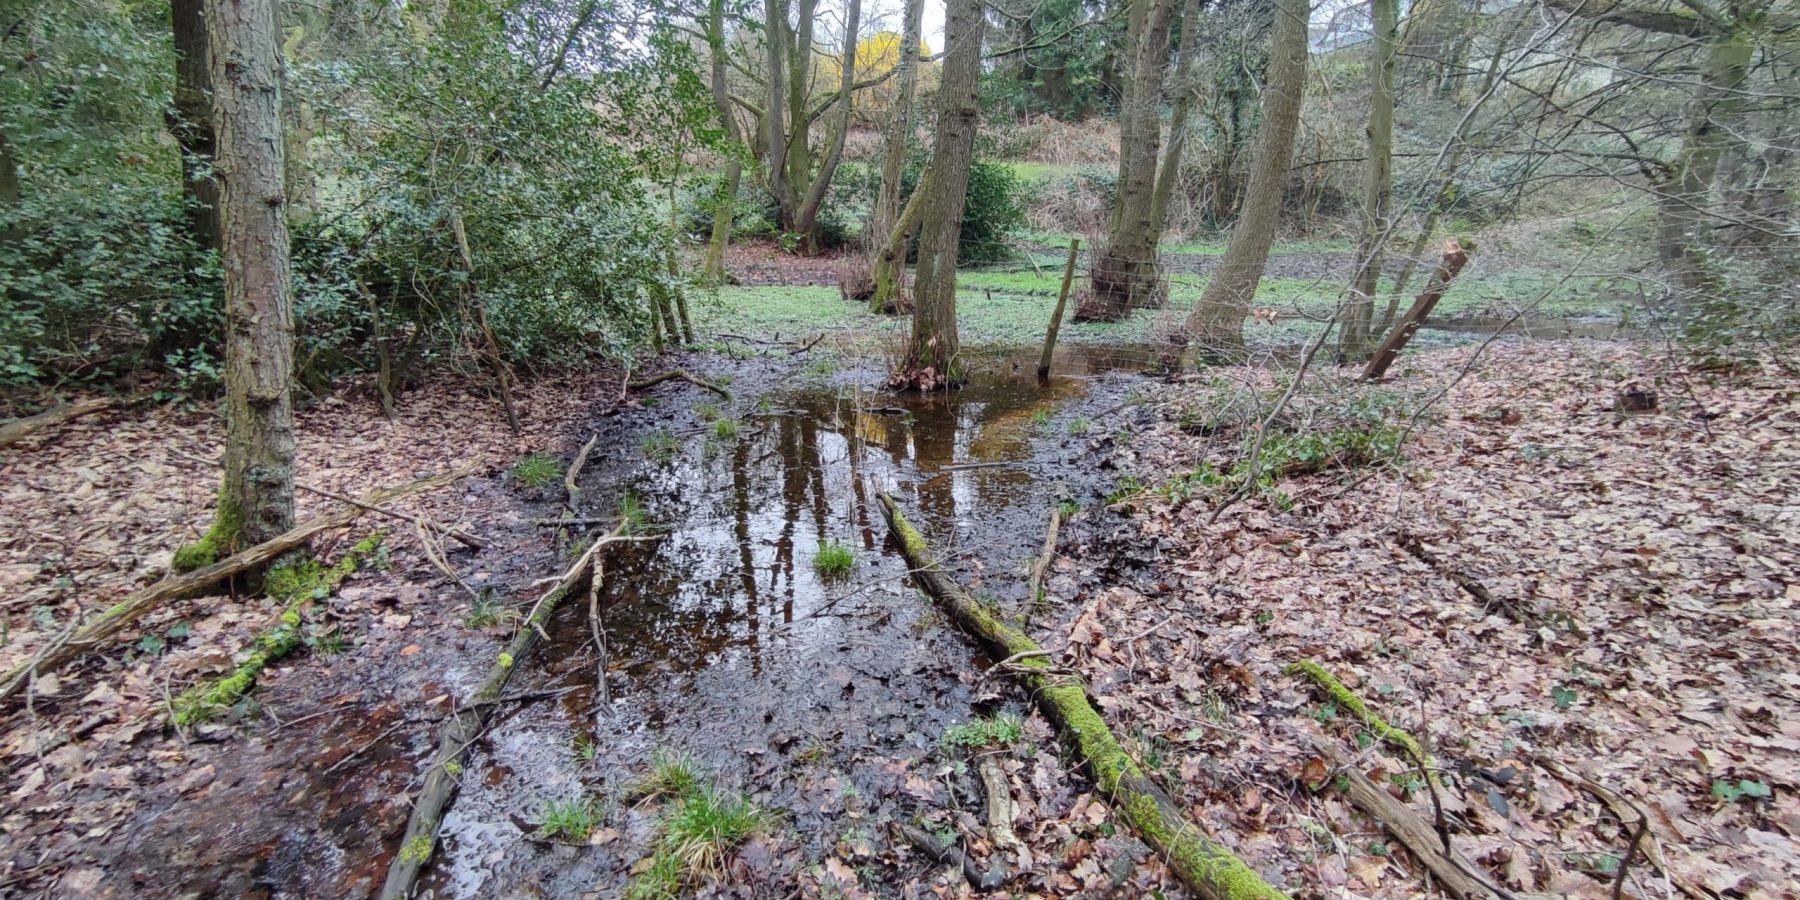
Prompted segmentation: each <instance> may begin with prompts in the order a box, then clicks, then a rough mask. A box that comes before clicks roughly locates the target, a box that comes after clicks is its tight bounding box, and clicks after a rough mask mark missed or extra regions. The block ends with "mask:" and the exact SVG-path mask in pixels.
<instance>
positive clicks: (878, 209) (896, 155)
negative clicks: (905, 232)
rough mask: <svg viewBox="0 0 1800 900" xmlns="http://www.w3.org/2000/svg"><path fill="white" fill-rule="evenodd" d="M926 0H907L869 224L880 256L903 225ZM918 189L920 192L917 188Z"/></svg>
mask: <svg viewBox="0 0 1800 900" xmlns="http://www.w3.org/2000/svg"><path fill="white" fill-rule="evenodd" d="M924 11H925V0H906V12H905V17H904V24H903V25H902V29H903V30H902V31H901V36H900V59H899V60H898V61H896V62H895V65H897V66H899V67H900V74H899V78H900V85H899V88H898V89H897V91H896V94H895V97H894V105H893V108H892V109H890V110H889V111H888V123H887V131H886V133H885V134H883V135H882V139H881V140H882V145H881V188H880V190H879V192H878V193H877V195H876V197H875V210H874V214H873V216H871V218H870V223H869V250H870V252H871V253H879V252H880V251H881V249H882V248H883V247H884V246H885V245H886V244H887V238H888V235H889V234H891V233H892V232H893V230H894V227H895V226H896V225H898V224H899V219H900V179H901V177H902V176H903V175H904V174H905V172H906V145H907V144H908V143H909V142H910V141H911V139H912V128H913V123H912V106H913V95H914V94H916V93H917V92H918V84H919V40H920V31H921V29H922V27H923V25H922V22H923V20H924ZM913 189H914V190H917V189H918V186H917V185H915V186H914V188H913Z"/></svg>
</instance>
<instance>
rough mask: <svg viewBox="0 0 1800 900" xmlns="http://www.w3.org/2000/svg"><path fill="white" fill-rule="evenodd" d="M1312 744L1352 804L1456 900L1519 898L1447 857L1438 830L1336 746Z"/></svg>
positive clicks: (1454, 857) (1314, 740) (1453, 856)
mask: <svg viewBox="0 0 1800 900" xmlns="http://www.w3.org/2000/svg"><path fill="white" fill-rule="evenodd" d="M1310 740H1311V742H1312V747H1313V750H1314V751H1315V752H1317V753H1318V754H1319V755H1320V756H1323V757H1324V758H1325V760H1326V761H1327V762H1329V763H1331V766H1332V768H1333V769H1336V770H1337V774H1338V776H1339V778H1340V779H1341V780H1339V781H1338V782H1337V784H1338V786H1339V787H1341V788H1343V789H1344V793H1345V795H1347V796H1348V797H1349V798H1350V802H1351V803H1354V804H1356V807H1357V808H1358V809H1361V810H1362V811H1363V812H1365V813H1367V814H1368V815H1369V817H1370V818H1373V819H1374V820H1375V821H1377V822H1379V823H1381V827H1383V828H1385V829H1387V832H1388V833H1389V834H1391V835H1393V836H1394V839H1395V840H1398V841H1399V842H1400V843H1402V844H1404V845H1406V849H1408V850H1410V851H1412V854H1413V855H1414V856H1416V857H1418V858H1419V861H1420V862H1422V863H1424V864H1425V868H1427V869H1430V870H1431V874H1432V875H1433V876H1435V877H1436V878H1437V880H1438V884H1439V886H1441V887H1442V888H1443V889H1444V891H1446V892H1447V893H1449V894H1450V895H1451V896H1453V897H1458V898H1475V900H1487V898H1492V897H1499V898H1502V900H1506V898H1511V897H1514V896H1517V895H1514V894H1511V893H1508V892H1507V891H1505V890H1503V889H1501V888H1499V887H1497V886H1495V885H1494V884H1493V883H1492V882H1491V881H1489V880H1488V879H1487V878H1485V877H1484V876H1482V875H1481V874H1480V870H1479V869H1477V868H1475V867H1474V865H1472V864H1471V863H1470V862H1469V861H1468V859H1467V858H1465V857H1464V856H1463V855H1462V854H1461V853H1458V852H1457V851H1456V850H1455V849H1454V848H1452V849H1451V850H1450V854H1449V855H1445V853H1444V850H1443V848H1442V846H1441V844H1440V843H1439V839H1438V833H1437V830H1436V829H1434V828H1432V827H1431V825H1430V824H1428V823H1427V822H1426V821H1425V818H1424V817H1423V816H1421V815H1419V814H1418V813H1416V812H1414V811H1413V810H1412V808H1411V807H1409V806H1407V805H1406V804H1404V803H1401V802H1400V801H1399V800H1396V799H1394V795H1392V794H1390V793H1388V792H1387V790H1386V789H1384V788H1382V787H1381V786H1380V785H1378V784H1376V783H1375V782H1373V781H1371V780H1369V776H1367V775H1364V774H1363V773H1362V769H1360V768H1358V767H1357V765H1356V760H1354V759H1352V758H1351V757H1350V755H1349V754H1347V753H1345V752H1344V751H1343V750H1342V749H1339V748H1338V746H1337V745H1336V744H1334V743H1332V742H1331V741H1328V740H1321V739H1318V738H1310Z"/></svg>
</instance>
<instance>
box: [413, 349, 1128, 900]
mask: <svg viewBox="0 0 1800 900" xmlns="http://www.w3.org/2000/svg"><path fill="white" fill-rule="evenodd" d="M1147 359H1148V356H1147V354H1145V353H1143V352H1141V351H1134V350H1129V349H1125V350H1121V349H1119V348H1111V349H1107V350H1097V349H1088V348H1080V347H1076V348H1070V349H1068V350H1065V351H1064V352H1063V353H1062V354H1061V356H1060V357H1059V361H1058V366H1057V371H1058V373H1059V374H1058V376H1057V377H1055V378H1053V379H1052V381H1051V382H1050V384H1049V385H1047V386H1040V385H1039V384H1038V383H1037V382H1036V381H1035V379H1034V378H1033V377H1032V376H1031V372H1032V370H1033V367H1034V363H1035V360H1034V359H1032V358H1031V357H1030V356H1029V355H1026V354H1023V353H1021V354H1019V355H1017V356H989V357H983V358H981V359H979V360H978V362H977V364H976V374H975V377H974V380H973V382H972V384H971V385H970V386H969V388H968V389H966V390H963V391H961V392H958V393H954V394H951V395H949V396H933V397H919V396H904V397H896V396H893V395H887V394H871V393H868V392H863V391H858V390H856V389H854V388H848V387H829V386H816V387H793V388H785V387H777V388H775V389H773V390H772V391H771V392H770V393H768V394H767V395H766V397H764V398H762V399H761V400H759V401H756V402H755V403H754V405H749V400H754V399H755V398H749V400H740V401H739V405H738V406H737V407H736V408H735V409H733V410H730V411H728V415H736V416H740V417H741V420H742V431H741V433H740V434H739V435H738V436H737V437H735V438H733V439H728V440H721V439H717V438H711V437H710V435H711V434H712V432H711V430H710V429H704V425H703V423H702V422H701V421H699V420H698V419H694V420H692V421H691V422H689V421H687V420H686V419H684V418H682V416H685V415H687V414H685V413H683V414H677V415H676V416H671V415H669V414H668V413H667V412H666V411H664V410H661V409H660V408H659V410H657V411H653V412H652V413H651V414H649V415H646V416H644V417H643V418H644V419H645V420H646V422H648V420H650V419H656V420H658V421H659V422H660V424H661V427H666V428H669V429H671V430H673V431H675V432H678V433H681V434H683V436H684V443H683V446H682V447H681V448H680V450H679V451H678V452H676V453H675V454H674V455H673V456H672V457H670V458H668V459H666V460H657V461H638V462H635V463H630V464H625V465H614V466H611V467H602V468H600V469H599V470H597V471H596V473H595V474H594V476H593V477H592V478H591V479H589V483H588V484H587V485H586V493H587V495H588V496H590V497H594V498H596V501H595V508H594V509H593V510H592V512H593V514H595V515H606V514H608V513H610V511H611V510H612V509H613V508H615V506H616V500H617V498H618V497H619V496H620V495H621V494H622V493H623V492H624V491H626V490H629V491H630V492H631V493H632V494H633V496H635V497H636V498H637V499H638V500H639V501H640V502H641V503H642V504H643V506H644V508H645V510H646V511H647V513H648V515H649V518H650V520H651V521H652V522H653V523H654V526H653V530H655V531H657V532H660V533H662V534H664V537H663V539H662V540H661V541H659V542H657V543H655V544H643V545H632V546H628V547H624V548H620V549H618V550H617V551H616V552H613V553H612V554H611V556H610V557H609V558H608V561H607V565H606V579H605V584H604V588H603V592H602V596H601V603H602V606H603V608H604V610H605V611H604V614H603V618H604V621H605V627H606V636H607V643H608V646H609V649H610V651H611V660H612V665H611V666H610V670H609V672H608V684H609V687H610V690H611V703H610V704H602V703H601V702H600V701H599V699H598V695H597V691H596V690H595V680H596V679H595V661H596V658H597V657H596V654H595V648H594V646H593V642H592V639H591V637H590V634H591V630H590V627H589V624H588V621H587V610H586V608H585V604H570V605H569V606H568V607H566V608H565V609H563V610H561V611H560V613H561V614H559V615H558V616H557V617H556V618H555V620H554V622H553V625H552V627H551V629H550V632H549V637H550V640H549V642H548V643H547V645H546V646H544V647H543V648H541V649H540V651H539V653H538V654H536V655H535V656H534V658H533V659H532V660H531V661H530V664H529V665H530V670H531V677H529V678H522V679H517V680H516V682H517V683H515V685H514V689H515V690H537V689H545V688H568V689H570V690H569V692H568V693H566V694H564V695H562V696H560V697H559V698H557V699H556V700H554V701H549V702H544V703H539V704H536V705H534V706H528V707H526V708H524V709H522V710H520V711H518V712H517V713H516V714H514V715H512V716H511V717H510V718H508V719H506V720H505V721H502V722H500V723H499V724H498V725H496V726H495V727H494V728H493V729H492V730H491V731H490V732H489V734H488V736H487V739H486V740H484V741H483V742H482V743H481V744H480V745H478V746H477V747H476V748H475V752H474V756H473V758H472V760H471V765H470V767H469V771H470V773H471V774H470V776H469V777H468V778H467V779H466V781H465V784H464V787H463V789H462V792H461V795H460V796H459V797H458V799H457V800H456V803H455V805H454V806H453V807H452V810H451V812H450V813H449V814H448V815H447V816H446V818H445V821H444V827H443V834H444V843H443V849H442V850H441V851H440V855H439V856H438V857H437V859H436V860H435V862H434V864H433V868H432V872H431V875H430V878H429V881H428V887H429V889H430V890H431V891H432V892H433V893H435V894H436V895H438V896H447V897H474V896H484V895H491V894H492V893H493V892H494V891H495V890H496V889H497V886H499V885H506V886H517V885H521V884H529V885H533V886H535V888H536V889H541V890H543V891H544V892H545V893H547V894H550V895H565V894H574V893H578V892H581V891H593V890H599V891H600V892H601V894H602V895H603V896H607V895H612V894H614V893H616V892H617V891H618V890H619V889H620V887H621V886H622V885H623V883H624V880H625V877H626V876H625V870H626V869H627V868H628V867H629V866H630V865H631V864H632V863H633V862H635V861H637V860H638V859H640V858H641V857H642V856H644V855H646V854H647V852H648V850H647V845H648V843H649V841H650V840H651V838H652V830H653V822H652V821H651V819H650V818H649V815H648V813H646V812H644V811H641V810H634V809H631V808H628V807H622V806H620V807H615V808H614V809H613V810H612V811H611V814H610V818H609V827H610V828H614V829H617V830H618V831H619V832H620V835H619V837H618V838H617V839H613V840H609V841H607V842H606V843H603V844H601V845H598V846H590V847H583V848H580V849H572V848H563V847H555V846H552V845H548V844H543V843H537V842H533V841H532V840H530V839H528V837H527V833H528V832H529V831H530V830H531V828H533V827H534V824H535V822H536V821H537V815H538V813H539V812H540V811H541V809H542V807H543V805H544V804H545V803H546V802H548V801H550V800H554V799H562V798H569V797H574V796H577V795H581V794H591V795H596V796H600V797H602V798H608V797H611V798H616V797H618V796H619V794H620V793H621V788H622V787H623V785H625V784H626V783H628V782H629V781H630V779H631V778H633V777H636V776H638V775H641V774H642V773H643V772H644V771H645V768H646V765H647V763H648V761H649V759H650V758H651V756H652V754H653V753H654V752H656V751H658V750H664V749H669V750H679V751H682V752H687V753H691V754H693V755H695V756H697V757H699V758H700V760H701V761H702V762H703V763H705V764H706V765H707V766H708V767H709V768H711V769H712V770H714V771H715V772H717V773H718V777H719V780H720V781H721V782H723V783H725V784H727V785H730V786H733V787H736V788H738V789H741V790H743V791H745V792H746V793H748V794H750V795H752V796H753V797H754V798H755V799H756V800H757V801H758V802H759V803H762V804H763V805H765V806H768V807H771V808H774V809H777V810H779V811H781V813H782V814H783V816H784V822H785V825H784V827H783V829H782V836H781V837H780V838H778V839H777V841H776V842H775V847H776V850H775V851H770V853H769V854H768V855H769V858H768V859H765V860H763V863H762V865H763V866H764V869H763V871H762V872H761V874H762V875H763V876H764V877H779V876H780V875H781V874H783V873H785V872H791V871H793V870H794V869H795V868H796V867H801V866H805V865H807V864H811V863H816V862H817V861H819V860H820V859H821V858H822V857H823V855H824V854H825V853H826V852H827V851H828V850H829V849H830V848H831V847H832V846H833V845H835V844H836V843H837V842H838V841H839V840H840V839H844V838H845V836H846V835H849V834H853V833H858V830H859V829H865V830H866V829H867V828H868V827H869V824H870V822H872V821H879V820H880V819H881V818H883V817H885V816H887V815H902V814H903V812H904V811H903V809H900V808H899V807H904V806H905V805H906V804H908V803H909V802H911V800H910V799H909V797H908V794H907V791H906V789H905V786H906V784H907V776H909V775H915V774H919V773H921V772H922V771H923V767H926V766H929V765H931V764H932V761H933V759H934V757H933V753H934V748H935V746H936V742H937V739H938V736H939V735H940V734H941V733H942V732H943V730H944V729H945V728H946V727H948V726H950V725H952V724H955V723H958V722H962V721H966V720H968V719H969V718H970V717H971V716H972V715H974V714H975V712H976V711H977V709H978V708H979V707H981V706H982V705H984V703H985V702H986V701H985V700H984V698H983V697H981V696H979V695H978V692H977V691H975V690H974V689H972V688H971V687H970V682H971V681H972V680H973V679H974V678H975V677H976V676H977V675H978V670H977V668H976V667H975V663H976V662H977V661H976V660H974V659H973V658H972V653H971V650H970V649H969V648H968V647H967V645H965V644H964V643H962V642H961V641H960V640H959V639H957V638H956V637H955V636H953V635H951V634H949V633H947V632H946V630H945V629H944V627H943V626H942V625H941V623H939V622H938V621H937V620H936V618H935V616H932V615H931V614H930V613H929V604H928V603H925V602H922V601H921V599H920V597H919V596H918V595H917V594H916V592H915V591H914V590H913V589H912V588H911V587H909V586H908V585H907V584H906V582H905V570H904V565H903V564H902V563H901V561H900V560H899V558H898V556H897V555H896V554H894V553H892V552H890V551H888V550H886V549H885V544H886V527H885V525H884V523H883V521H882V518H881V514H880V507H879V505H878V504H877V502H876V500H875V495H876V493H877V492H879V491H888V492H891V493H893V494H894V495H895V496H896V498H897V499H898V500H899V501H900V503H901V505H902V506H903V507H904V508H906V509H907V510H908V511H909V514H910V515H911V516H913V517H914V518H915V520H916V522H917V524H918V525H919V526H920V527H921V529H922V530H924V531H925V532H926V533H927V534H928V535H929V536H930V537H931V538H932V540H933V543H934V544H935V545H937V546H940V547H944V548H949V549H950V555H951V556H952V557H953V559H952V562H953V564H956V565H958V567H959V568H960V569H961V570H962V572H963V575H964V578H965V579H966V580H967V581H968V582H969V583H970V585H971V586H972V588H973V589H975V590H977V591H982V592H987V593H991V594H993V595H995V596H996V597H998V598H1000V599H1001V600H1002V602H1005V603H1010V604H1017V603H1020V602H1022V601H1023V593H1024V590H1023V587H1022V581H1023V579H1022V578H1021V577H1020V572H1021V571H1022V570H1023V567H1024V566H1025V564H1026V563H1027V562H1028V560H1029V559H1030V558H1031V557H1032V556H1033V555H1034V554H1035V553H1036V552H1037V549H1038V547H1039V545H1040V544H1041V542H1042V540H1043V529H1044V526H1045V521H1046V518H1047V516H1048V512H1049V509H1050V508H1051V507H1052V506H1053V505H1054V504H1055V503H1056V501H1057V499H1058V497H1059V496H1062V495H1063V494H1065V493H1071V492H1075V493H1079V492H1082V491H1085V490H1088V489H1090V488H1092V487H1094V486H1096V485H1098V479H1097V478H1096V476H1095V473H1093V472H1092V471H1091V467H1090V466H1088V465H1086V464H1084V463H1083V461H1082V457H1083V453H1082V447H1083V446H1084V445H1085V444H1086V440H1085V439H1081V438H1071V437H1070V436H1069V434H1068V431H1069V429H1068V424H1069V423H1070V422H1072V421H1074V420H1075V419H1076V418H1078V417H1080V416H1081V415H1083V414H1092V413H1094V412H1097V411H1103V410H1104V409H1105V408H1108V407H1116V406H1117V404H1118V402H1119V400H1120V399H1122V398H1123V396H1124V395H1125V392H1126V391H1127V390H1128V385H1129V382H1130V381H1131V380H1132V379H1131V377H1130V376H1120V377H1106V373H1108V372H1112V371H1115V370H1121V369H1123V370H1131V369H1135V368H1138V367H1141V366H1142V365H1143V364H1144V363H1145V362H1146V361H1147ZM840 380H843V379H840ZM657 413H661V414H660V415H658V414H657ZM1034 416H1035V418H1034ZM1098 431H1099V429H1098V428H1096V432H1095V433H1096V434H1097V433H1098ZM622 452H625V453H627V454H628V455H629V448H625V449H624V450H622ZM827 540H832V541H837V542H840V543H847V544H849V545H851V546H852V547H853V548H854V550H855V553H856V565H855V568H854V570H853V571H852V572H851V574H850V575H848V576H846V577H842V578H835V579H830V578H824V577H822V576H820V575H818V574H817V573H815V572H814V571H813V566H812V563H813V557H814V556H815V554H816V553H817V550H818V548H819V546H820V545H821V543H822V542H824V541H827ZM485 664H486V661H485V660H471V661H470V664H469V673H470V674H472V673H474V672H475V671H477V670H478V669H479V668H480V666H482V665H485ZM522 674H523V673H522ZM577 741H581V742H584V743H587V744H589V745H591V746H593V747H594V748H595V750H594V752H593V753H592V754H591V757H590V758H588V759H585V760H584V759H582V758H580V755H579V754H578V753H577V752H576V751H575V747H576V744H577ZM924 774H927V775H929V773H924Z"/></svg>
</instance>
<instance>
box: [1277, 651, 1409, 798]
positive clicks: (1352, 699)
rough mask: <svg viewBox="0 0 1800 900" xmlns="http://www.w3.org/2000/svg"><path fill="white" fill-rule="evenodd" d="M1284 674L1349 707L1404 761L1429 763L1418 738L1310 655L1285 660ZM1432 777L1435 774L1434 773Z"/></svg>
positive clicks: (1352, 712)
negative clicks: (1301, 678)
mask: <svg viewBox="0 0 1800 900" xmlns="http://www.w3.org/2000/svg"><path fill="white" fill-rule="evenodd" d="M1287 674H1289V675H1293V676H1305V677H1306V678H1309V679H1311V680H1312V682H1313V683H1314V684H1316V685H1318V687H1319V689H1320V690H1321V691H1323V692H1324V694H1325V696H1327V697H1329V698H1331V702H1333V703H1336V704H1337V705H1338V707H1339V708H1342V709H1347V710H1349V711H1350V713H1351V714H1352V715H1354V716H1356V718H1357V720H1359V721H1361V722H1362V723H1363V725H1364V726H1366V727H1367V728H1368V729H1369V731H1370V732H1371V733H1372V734H1374V735H1375V736H1376V737H1377V738H1380V739H1381V740H1384V741H1387V742H1388V743H1390V744H1393V745H1395V746H1396V747H1398V748H1400V749H1401V750H1402V751H1404V752H1405V753H1407V754H1409V757H1408V759H1407V762H1412V763H1419V764H1422V765H1424V766H1426V767H1427V768H1429V767H1431V765H1432V762H1431V757H1430V756H1429V755H1428V754H1426V752H1425V748H1424V747H1421V746H1419V742H1418V741H1417V740H1414V739H1413V736H1412V735H1410V734H1407V733H1406V732H1404V731H1401V730H1400V729H1398V728H1395V727H1394V726H1392V725H1389V724H1388V722H1387V720H1386V719H1383V718H1382V717H1381V716H1379V715H1377V714H1376V713H1375V711H1374V710H1372V709H1369V707H1368V704H1365V703H1363V700H1362V698H1361V697H1358V696H1356V692H1355V691H1352V690H1350V689H1349V688H1348V687H1345V686H1344V683H1343V682H1341V681H1339V680H1338V679H1337V676H1335V675H1333V674H1331V673H1330V672H1328V671H1326V669H1325V667H1324V666H1321V665H1319V664H1318V663H1316V662H1313V661H1312V660H1310V659H1301V660H1295V661H1294V662H1292V663H1290V664H1288V667H1287ZM1432 777H1433V778H1436V776H1435V775H1434V776H1432Z"/></svg>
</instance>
